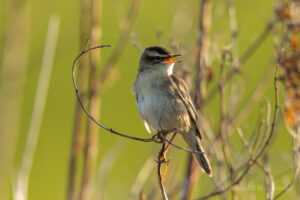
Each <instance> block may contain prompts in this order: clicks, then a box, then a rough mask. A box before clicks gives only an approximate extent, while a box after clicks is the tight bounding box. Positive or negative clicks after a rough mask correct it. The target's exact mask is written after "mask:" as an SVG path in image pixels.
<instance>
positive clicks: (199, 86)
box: [195, 0, 211, 110]
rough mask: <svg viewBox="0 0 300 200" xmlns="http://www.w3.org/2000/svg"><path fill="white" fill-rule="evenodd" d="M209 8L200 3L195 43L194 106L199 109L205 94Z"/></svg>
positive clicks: (204, 3)
mask: <svg viewBox="0 0 300 200" xmlns="http://www.w3.org/2000/svg"><path fill="white" fill-rule="evenodd" d="M210 12H211V8H210V1H209V0H202V1H201V3H200V19H199V31H198V41H197V49H196V52H197V56H196V78H195V104H196V105H195V106H196V109H197V110H199V109H201V105H202V104H203V100H204V97H205V94H206V72H207V67H208V66H207V61H208V50H209V48H210V26H211V13H210Z"/></svg>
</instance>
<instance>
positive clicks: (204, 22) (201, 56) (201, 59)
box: [182, 0, 211, 200]
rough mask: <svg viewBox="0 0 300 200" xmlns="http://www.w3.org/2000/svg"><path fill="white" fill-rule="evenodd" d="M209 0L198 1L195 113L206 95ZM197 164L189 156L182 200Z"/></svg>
mask: <svg viewBox="0 0 300 200" xmlns="http://www.w3.org/2000/svg"><path fill="white" fill-rule="evenodd" d="M210 4H211V3H210V0H201V1H200V11H199V13H200V14H199V22H198V23H199V30H198V38H197V46H196V66H195V67H196V77H195V82H194V84H195V91H194V103H195V107H196V109H197V111H200V110H201V107H202V105H203V101H204V97H205V94H206V75H207V68H208V66H207V62H208V56H209V55H208V52H209V48H210V27H211V6H210ZM195 166H197V162H196V161H195V159H194V158H193V155H189V158H188V163H187V169H186V178H185V181H184V186H183V189H184V191H183V195H182V200H188V199H190V198H191V196H192V192H193V188H194V185H195V184H196V183H197V180H198V172H197V170H199V169H198V168H197V167H195Z"/></svg>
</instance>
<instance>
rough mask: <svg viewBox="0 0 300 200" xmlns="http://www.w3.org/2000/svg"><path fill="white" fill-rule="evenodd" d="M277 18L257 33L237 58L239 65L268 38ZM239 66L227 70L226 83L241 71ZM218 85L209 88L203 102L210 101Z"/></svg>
mask: <svg viewBox="0 0 300 200" xmlns="http://www.w3.org/2000/svg"><path fill="white" fill-rule="evenodd" d="M277 22H278V20H277V19H273V20H272V21H271V22H269V23H268V24H267V25H266V26H265V28H264V30H263V31H262V32H261V33H260V34H259V36H258V37H257V38H256V39H255V41H254V42H253V43H251V45H250V46H249V47H248V48H247V49H246V50H245V52H244V53H243V54H242V56H241V57H240V58H239V59H238V62H239V63H240V65H241V66H242V65H244V64H245V63H246V62H247V61H248V59H249V58H251V56H252V55H253V54H254V52H255V51H256V50H257V49H258V48H259V47H260V46H261V45H262V44H263V43H264V41H265V40H266V39H267V38H268V36H269V34H270V32H271V31H272V30H273V27H274V26H275V25H276V24H277ZM241 66H237V67H235V68H233V69H232V70H231V71H229V72H228V73H227V75H226V78H225V79H226V82H225V84H227V83H228V81H230V80H231V79H232V77H233V76H234V75H236V74H237V73H239V72H240V71H241ZM217 92H218V87H214V88H212V89H211V90H210V92H209V93H208V94H207V96H206V98H205V101H204V102H210V101H211V99H212V98H213V97H214V96H215V95H216V94H217Z"/></svg>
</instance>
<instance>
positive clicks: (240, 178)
mask: <svg viewBox="0 0 300 200" xmlns="http://www.w3.org/2000/svg"><path fill="white" fill-rule="evenodd" d="M278 68H279V63H278V64H277V65H276V70H275V78H274V90H275V110H274V115H273V121H272V126H271V130H270V133H269V135H268V138H267V140H266V142H265V143H264V145H263V146H262V147H261V149H260V150H259V151H258V153H257V154H256V155H255V156H254V158H250V159H249V160H248V162H247V165H246V168H245V170H244V171H243V172H242V174H241V175H240V176H239V177H238V178H237V179H235V180H234V182H233V183H231V184H230V185H229V186H227V187H226V188H224V189H223V190H217V191H215V192H212V193H210V194H208V195H206V196H203V197H201V198H199V199H198V200H202V199H208V198H211V197H213V196H216V195H219V194H222V193H224V192H227V191H229V190H230V189H232V188H233V187H234V186H236V185H238V184H239V183H240V182H241V181H242V179H243V178H244V177H245V175H246V174H247V173H248V171H249V170H250V169H251V167H252V166H253V165H254V164H255V163H256V161H257V160H258V158H259V157H260V156H261V155H262V154H263V152H264V151H265V149H266V148H267V146H268V145H269V143H270V141H271V138H272V136H273V135H274V132H275V125H276V122H277V118H278Z"/></svg>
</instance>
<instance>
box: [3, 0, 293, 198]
mask: <svg viewBox="0 0 300 200" xmlns="http://www.w3.org/2000/svg"><path fill="white" fill-rule="evenodd" d="M130 3H131V1H129V0H126V1H125V0H124V1H119V0H109V1H108V0H103V13H102V22H101V27H102V31H103V36H102V40H101V41H102V42H101V44H111V45H112V48H113V47H114V45H115V44H116V43H117V41H118V39H119V36H120V24H121V22H122V19H123V18H124V16H126V14H127V12H128V9H129V6H130ZM226 3H227V1H224V0H223V1H219V0H213V1H212V40H213V45H214V50H213V52H215V54H217V53H220V52H221V49H222V47H223V46H225V45H228V44H229V43H230V31H229V21H228V13H227V7H226ZM274 3H275V0H264V1H261V0H252V1H245V0H235V1H234V6H235V9H236V17H237V25H238V30H239V31H238V33H239V37H238V49H239V52H240V53H241V52H243V51H244V50H245V49H246V48H247V47H248V46H249V45H250V44H251V42H252V41H253V40H254V39H255V38H256V37H257V36H258V34H259V33H260V32H261V31H262V30H263V29H264V27H265V26H266V24H267V23H268V22H269V20H270V19H272V17H273V6H274ZM8 5H12V7H10V8H9V6H8ZM12 8H14V9H12ZM0 9H1V12H0V13H1V15H0V17H1V19H0V36H1V41H0V47H1V54H2V56H1V57H0V58H1V61H0V63H1V68H0V70H1V72H2V73H1V74H0V75H1V76H0V94H1V96H0V97H1V98H3V97H4V96H5V101H4V102H3V101H0V102H2V108H3V107H8V108H9V105H8V104H6V103H5V102H14V101H17V103H16V104H20V107H19V108H15V107H14V108H13V109H12V110H10V109H8V110H10V111H9V112H13V111H14V110H15V111H16V112H15V113H13V114H12V115H8V114H7V113H6V112H4V111H2V110H0V120H1V121H5V120H8V122H11V123H12V124H9V126H10V128H9V130H3V128H2V129H1V132H0V135H1V137H0V138H1V141H0V144H2V146H0V151H1V155H2V154H3V156H2V157H0V159H1V160H0V165H1V166H2V167H4V168H5V167H7V166H9V170H8V171H6V173H5V175H3V177H0V181H1V183H3V184H1V186H2V188H1V191H2V192H1V193H0V199H7V198H8V199H11V198H12V195H11V191H12V184H13V181H14V177H15V175H16V169H17V168H18V165H19V164H20V160H21V155H22V151H23V149H24V143H25V139H26V134H27V131H28V128H29V122H30V119H31V114H32V108H33V101H34V97H35V92H36V89H37V81H38V76H39V71H40V66H41V62H42V55H43V51H44V46H45V39H46V33H47V26H48V20H49V17H50V16H51V15H53V14H55V15H57V16H58V17H59V18H60V28H59V35H58V40H57V47H56V52H55V58H54V63H53V71H52V75H51V81H50V84H49V91H48V96H47V101H46V107H45V112H44V115H43V119H42V126H41V129H40V137H39V140H38V144H37V150H36V154H35V157H34V162H33V167H32V172H31V176H30V182H29V193H28V197H29V199H30V200H40V199H45V200H47V199H49V200H50V199H51V200H53V199H65V198H66V191H67V175H68V162H69V155H70V145H71V136H72V135H71V133H72V126H73V120H74V108H75V103H77V102H76V99H75V92H74V89H73V85H72V80H71V67H72V62H73V60H74V59H75V57H76V56H77V55H78V53H79V52H80V50H81V49H82V48H83V47H84V44H85V41H80V40H79V20H80V2H79V1H67V0H65V1H57V0H51V1H49V0H43V1H37V0H27V1H20V0H14V1H12V0H4V1H1V2H0ZM18 12H24V13H23V16H22V17H20V21H19V23H18V24H17V25H16V26H22V27H21V30H25V31H24V32H25V33H26V34H23V36H24V38H23V39H24V40H26V41H25V42H24V44H23V43H20V45H21V46H20V49H21V50H22V49H24V52H25V55H26V56H25V57H26V59H25V61H24V65H20V66H21V67H22V68H23V69H21V70H20V71H22V70H24V74H25V75H24V74H23V75H20V74H19V73H18V72H19V71H13V72H11V73H10V74H5V73H3V69H4V66H3V63H5V62H4V61H3V60H4V59H5V58H4V56H3V55H5V56H7V53H5V52H6V51H7V49H5V45H4V44H5V42H8V43H10V42H11V41H5V39H4V38H5V37H4V33H5V31H6V30H5V28H6V27H7V26H8V25H7V24H9V23H10V19H11V18H13V17H15V16H16V15H19V14H20V13H18ZM198 17H199V1H197V0H188V1H183V0H164V1H161V0H151V1H143V3H142V7H141V10H140V12H139V15H138V18H137V21H136V23H135V26H134V29H133V30H134V35H135V40H136V41H138V42H139V43H140V44H141V45H142V47H143V48H145V47H148V46H153V45H162V46H165V47H167V48H168V47H170V44H171V42H170V41H171V40H172V41H176V45H178V46H179V47H180V46H184V47H185V48H186V54H191V53H193V49H194V47H195V45H196V39H197V29H198ZM15 30H18V28H15ZM158 34H160V35H161V36H160V38H159V40H158V39H157V35H158ZM16 37H19V36H18V34H17V33H16ZM9 38H10V40H17V38H15V37H14V36H13V37H9ZM17 41H18V40H17ZM112 48H107V49H103V50H101V52H102V54H101V56H102V61H105V60H106V59H107V58H108V57H109V55H110V53H111V51H112ZM21 50H20V51H21ZM174 53H175V52H174ZM140 54H141V52H140V51H139V50H138V49H137V48H136V47H135V46H134V45H133V44H132V43H131V40H130V42H129V43H128V44H127V45H126V48H125V50H124V52H123V54H122V56H121V58H120V60H119V61H118V63H117V69H118V71H119V72H118V74H119V76H118V80H117V81H116V82H115V84H113V85H109V86H107V87H105V90H104V92H103V93H102V94H103V95H102V100H101V120H100V121H101V122H102V123H103V124H105V125H106V126H108V127H113V128H114V129H115V130H118V131H121V132H125V133H128V134H130V135H134V136H138V137H150V136H149V134H148V133H147V132H146V130H145V128H144V127H143V124H142V122H141V120H140V117H139V115H138V112H137V110H136V107H135V98H134V96H133V95H132V93H131V88H132V84H133V81H134V79H135V76H136V73H137V65H138V61H139V56H140ZM186 54H185V55H186ZM16 55H18V53H16ZM272 55H273V46H272V40H271V38H268V39H267V40H266V41H265V42H264V43H263V44H262V46H261V47H260V48H259V49H258V50H257V51H256V53H255V54H254V56H253V57H251V59H250V60H249V61H248V62H247V63H246V64H245V66H244V68H243V71H242V74H241V75H240V78H241V79H242V80H243V83H244V84H245V85H244V87H245V88H244V91H243V93H241V95H243V98H242V101H241V102H240V105H243V103H244V102H245V100H247V98H249V95H250V93H251V91H252V90H253V89H254V88H255V87H256V85H257V82H258V81H259V80H260V79H261V76H262V74H263V72H264V70H265V68H266V67H267V65H268V63H269V61H270V58H271V56H272ZM10 56H11V58H10V59H12V60H18V59H19V58H18V57H15V55H10ZM185 58H188V56H186V57H185V56H183V62H187V63H188V62H189V61H186V60H185ZM8 63H9V62H8ZM211 65H212V67H213V68H214V71H215V72H216V74H218V61H217V60H216V58H213V59H212V60H211ZM190 67H191V68H193V67H194V66H190ZM176 68H177V67H175V70H177V69H176ZM216 76H217V75H216ZM20 78H21V80H20ZM216 80H217V77H215V79H214V82H213V83H212V84H211V85H209V88H211V87H212V85H214V84H215V83H216ZM271 83H272V80H270V87H269V89H268V90H267V92H265V94H264V95H263V96H264V97H265V98H268V99H269V100H270V101H271V102H272V101H273V89H272V85H271ZM3 88H8V89H5V90H4V89H3ZM3 91H4V92H5V91H10V92H9V93H4V92H3ZM262 101H263V100H262ZM4 103H5V104H4ZM12 105H14V104H12ZM259 107H260V104H258V105H257V106H256V108H255V109H253V112H252V113H251V115H250V116H249V117H248V118H247V121H246V122H245V123H243V125H242V126H243V127H244V128H245V129H246V130H249V133H247V134H251V130H253V129H254V127H255V126H256V122H257V116H258V112H259ZM6 111H7V110H6ZM206 112H207V114H208V116H209V117H210V119H211V121H212V124H213V125H214V126H213V127H214V128H215V129H216V130H217V128H216V127H217V126H218V123H219V111H218V102H217V100H216V98H215V99H213V100H212V101H211V102H210V103H209V104H208V106H207V108H206ZM16 116H17V117H16ZM18 116H19V117H18ZM10 119H11V120H10ZM11 127H13V128H11ZM280 130H281V129H280ZM9 131H14V132H15V133H10V132H9ZM11 135H16V137H15V138H10V137H9V136H11ZM176 143H177V144H181V145H182V146H184V143H182V140H181V139H180V138H177V139H176ZM4 144H5V145H4ZM158 150H159V146H158V145H157V144H154V143H142V142H137V141H132V140H127V139H124V138H120V137H117V136H115V135H112V134H109V133H108V132H106V131H104V130H100V132H99V165H100V164H101V160H102V159H103V158H107V155H108V153H112V155H113V156H112V157H113V161H112V163H111V166H110V167H109V170H108V172H107V173H104V174H105V177H103V176H102V179H101V180H99V181H100V182H101V183H100V187H101V188H100V189H101V190H102V191H104V199H128V198H129V195H130V190H131V187H132V184H133V183H134V181H135V179H136V177H137V174H138V172H139V170H140V169H141V167H142V166H143V164H144V163H145V161H146V160H147V159H148V158H149V157H150V158H151V159H152V161H153V160H154V159H155V156H156V154H157V152H158ZM287 152H288V153H290V152H291V140H290V139H289V136H288V133H287V132H286V131H285V129H283V128H282V131H280V133H279V134H278V135H277V137H276V141H275V144H274V148H272V153H271V155H272V157H271V161H270V162H271V164H272V170H273V172H274V174H275V175H276V174H280V173H281V172H283V171H284V170H286V169H289V166H285V164H283V163H284V162H286V161H285V160H283V158H284V157H285V156H286V154H287ZM5 155H7V156H5ZM187 155H188V154H187V153H186V152H182V151H180V150H177V149H171V151H170V154H169V157H170V159H171V164H170V169H169V173H171V174H172V173H173V174H176V176H174V177H168V178H170V179H171V180H172V181H170V180H169V182H171V183H170V187H167V189H168V188H171V186H172V185H176V184H175V183H176V182H180V180H182V179H183V176H184V169H185V165H186V160H187V159H186V158H187ZM286 159H287V160H289V159H292V156H291V155H290V157H288V158H286ZM212 162H213V163H214V161H212ZM154 164H155V162H154V161H153V165H154ZM282 165H283V166H282ZM102 175H103V174H102ZM100 177H101V176H100ZM168 178H167V179H168ZM200 178H201V181H200V182H199V184H198V185H197V190H196V191H195V192H194V196H195V197H197V196H201V195H204V194H207V192H208V191H211V190H212V189H213V188H212V186H213V184H212V183H211V182H210V180H209V178H208V177H206V176H200ZM156 179H157V177H156V175H155V170H154V171H153V170H152V172H151V175H150V177H149V178H148V179H147V181H146V183H145V185H144V187H143V188H144V192H145V194H148V193H150V192H151V190H152V189H153V187H154V185H156V184H157V180H156ZM257 179H259V178H257ZM167 182H168V180H167ZM204 183H205V184H204ZM283 186H284V184H283V182H282V181H281V179H279V182H278V187H281V188H283ZM276 191H277V190H276ZM247 192H249V191H247V190H246V191H245V194H248V193H247ZM294 193H295V188H294V191H292V192H290V193H289V195H293V194H294ZM248 198H249V199H251V198H254V199H255V198H256V199H263V198H264V190H263V189H261V188H260V189H259V187H254V190H253V191H252V192H251V191H250V194H249V196H248ZM285 198H288V195H287V194H285V196H283V199H285Z"/></svg>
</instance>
